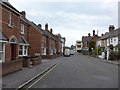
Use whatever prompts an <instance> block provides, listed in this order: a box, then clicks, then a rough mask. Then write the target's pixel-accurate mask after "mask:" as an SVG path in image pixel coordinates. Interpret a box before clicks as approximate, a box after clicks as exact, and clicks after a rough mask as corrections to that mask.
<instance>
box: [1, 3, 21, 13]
mask: <svg viewBox="0 0 120 90" xmlns="http://www.w3.org/2000/svg"><path fill="white" fill-rule="evenodd" d="M2 5H4V6H5V7H7V8H9V9H11V10H12V11H13V12H15V13H17V14H20V12H19V11H18V10H17V9H16V8H15V7H13V6H12V5H11V4H10V3H9V2H2Z"/></svg>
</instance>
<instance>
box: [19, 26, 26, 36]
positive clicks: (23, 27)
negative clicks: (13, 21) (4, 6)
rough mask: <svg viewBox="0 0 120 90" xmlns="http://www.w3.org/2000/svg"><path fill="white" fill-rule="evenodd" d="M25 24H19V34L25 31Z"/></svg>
mask: <svg viewBox="0 0 120 90" xmlns="http://www.w3.org/2000/svg"><path fill="white" fill-rule="evenodd" d="M24 29H25V26H24V24H21V28H20V32H21V34H24V33H25V32H24V31H25V30H24Z"/></svg>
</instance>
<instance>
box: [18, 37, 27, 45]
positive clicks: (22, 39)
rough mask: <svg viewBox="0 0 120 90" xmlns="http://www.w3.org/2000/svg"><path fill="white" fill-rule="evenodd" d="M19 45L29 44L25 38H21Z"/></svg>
mask: <svg viewBox="0 0 120 90" xmlns="http://www.w3.org/2000/svg"><path fill="white" fill-rule="evenodd" d="M19 44H28V42H27V41H26V40H25V38H24V37H23V36H21V37H20V39H19Z"/></svg>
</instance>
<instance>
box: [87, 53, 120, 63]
mask: <svg viewBox="0 0 120 90" xmlns="http://www.w3.org/2000/svg"><path fill="white" fill-rule="evenodd" d="M85 56H87V57H89V58H93V59H96V60H101V61H103V62H107V63H111V64H115V65H120V62H119V61H110V60H106V59H100V58H96V57H91V56H88V55H85Z"/></svg>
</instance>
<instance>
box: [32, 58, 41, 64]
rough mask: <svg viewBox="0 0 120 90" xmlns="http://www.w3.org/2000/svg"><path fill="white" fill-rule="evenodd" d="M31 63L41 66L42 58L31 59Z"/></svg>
mask: <svg viewBox="0 0 120 90" xmlns="http://www.w3.org/2000/svg"><path fill="white" fill-rule="evenodd" d="M30 61H31V62H32V65H37V64H40V63H41V57H35V58H31V60H30Z"/></svg>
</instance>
